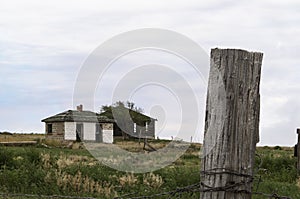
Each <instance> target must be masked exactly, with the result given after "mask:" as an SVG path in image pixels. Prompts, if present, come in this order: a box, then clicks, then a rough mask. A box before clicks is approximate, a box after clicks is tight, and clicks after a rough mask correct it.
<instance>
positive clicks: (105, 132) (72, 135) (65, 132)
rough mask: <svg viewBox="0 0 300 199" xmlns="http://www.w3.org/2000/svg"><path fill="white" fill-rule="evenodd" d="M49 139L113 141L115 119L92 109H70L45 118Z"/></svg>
mask: <svg viewBox="0 0 300 199" xmlns="http://www.w3.org/2000/svg"><path fill="white" fill-rule="evenodd" d="M42 122H45V132H46V138H47V139H56V140H70V141H71V140H72V141H75V140H76V141H94V142H103V143H112V142H113V123H114V120H112V119H109V118H107V117H105V116H101V115H99V114H97V113H95V112H92V111H85V110H83V106H82V105H79V106H77V110H68V111H65V112H62V113H59V114H57V115H54V116H51V117H48V118H46V119H43V120H42Z"/></svg>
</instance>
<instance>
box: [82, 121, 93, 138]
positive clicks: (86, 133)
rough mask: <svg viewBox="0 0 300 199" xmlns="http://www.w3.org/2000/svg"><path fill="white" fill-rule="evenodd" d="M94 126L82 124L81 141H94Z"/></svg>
mask: <svg viewBox="0 0 300 199" xmlns="http://www.w3.org/2000/svg"><path fill="white" fill-rule="evenodd" d="M95 134H96V124H95V123H83V140H96V135H95Z"/></svg>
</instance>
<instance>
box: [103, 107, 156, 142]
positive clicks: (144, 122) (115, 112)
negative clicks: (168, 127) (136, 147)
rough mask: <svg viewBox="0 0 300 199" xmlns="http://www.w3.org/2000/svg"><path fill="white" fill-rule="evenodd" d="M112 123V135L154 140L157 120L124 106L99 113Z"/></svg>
mask: <svg viewBox="0 0 300 199" xmlns="http://www.w3.org/2000/svg"><path fill="white" fill-rule="evenodd" d="M100 116H104V117H107V118H109V119H111V120H113V121H114V125H113V135H114V136H123V137H135V138H155V122H156V121H157V119H155V118H152V117H149V116H147V115H145V114H142V113H141V112H137V111H135V110H132V109H129V108H127V107H124V106H116V107H110V108H108V109H107V110H106V111H103V112H102V113H100Z"/></svg>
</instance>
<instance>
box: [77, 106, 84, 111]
mask: <svg viewBox="0 0 300 199" xmlns="http://www.w3.org/2000/svg"><path fill="white" fill-rule="evenodd" d="M82 110H83V106H82V104H80V105H79V106H77V111H80V112H81V111H82Z"/></svg>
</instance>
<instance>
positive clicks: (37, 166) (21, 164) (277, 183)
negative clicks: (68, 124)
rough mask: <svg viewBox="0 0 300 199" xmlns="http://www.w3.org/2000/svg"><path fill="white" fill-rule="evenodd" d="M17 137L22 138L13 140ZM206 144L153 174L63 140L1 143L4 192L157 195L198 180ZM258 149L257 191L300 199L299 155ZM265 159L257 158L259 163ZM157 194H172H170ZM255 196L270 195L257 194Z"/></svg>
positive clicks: (126, 145) (139, 147) (131, 146)
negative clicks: (119, 165) (122, 167)
mask: <svg viewBox="0 0 300 199" xmlns="http://www.w3.org/2000/svg"><path fill="white" fill-rule="evenodd" d="M7 136H8V135H7ZM17 137H18V135H14V136H13V135H11V137H9V138H7V137H6V138H2V137H1V136H0V139H1V140H2V139H10V140H12V141H16V140H21V138H17ZM21 137H23V138H24V137H26V136H25V135H22V136H21ZM14 138H16V140H13V139H14ZM40 138H42V136H41V135H38V136H37V137H34V135H28V137H26V140H28V141H30V140H39V139H40ZM4 141H7V140H4ZM168 143H169V142H168V141H164V140H159V141H154V142H151V145H152V146H153V147H154V148H162V147H164V146H165V145H167V144H168ZM48 144H49V143H48ZM50 144H51V143H50ZM115 144H116V145H118V146H119V147H120V148H123V149H125V150H128V151H132V152H142V151H143V144H139V143H138V142H136V141H123V140H117V141H116V142H115ZM200 148H201V145H200V144H192V145H191V146H190V148H189V149H188V150H187V151H186V153H185V154H184V155H182V156H181V157H180V158H179V159H178V160H176V161H175V162H174V163H173V164H171V165H169V166H167V167H164V168H162V169H159V170H157V171H154V172H152V173H141V174H133V173H126V172H121V171H117V170H114V169H112V168H109V167H107V166H105V165H102V164H100V163H99V162H98V161H97V160H95V159H94V158H93V157H92V156H91V154H90V153H89V152H88V151H87V150H85V149H82V148H81V147H75V149H68V148H61V147H58V145H57V143H56V144H55V145H53V146H52V147H51V148H45V147H44V146H43V145H40V144H39V145H37V146H30V147H29V146H28V147H3V146H2V147H0V193H23V194H38V195H68V196H85V197H87V196H89V197H95V198H114V197H120V196H124V195H127V196H128V197H124V198H130V197H133V196H140V195H153V194H156V193H161V192H166V191H170V190H174V189H176V188H178V187H184V186H188V185H191V184H195V183H198V182H199V180H200V175H199V173H200V158H199V152H200ZM257 153H258V154H259V155H260V157H261V160H262V161H261V166H260V169H259V170H258V172H257V175H256V178H255V183H254V191H257V192H263V193H268V194H273V193H277V194H278V195H283V196H289V197H291V198H294V199H295V198H300V189H299V186H300V179H299V177H298V175H297V171H296V169H295V164H296V160H295V158H294V157H293V150H292V149H291V148H281V147H276V148H271V147H259V148H258V149H257ZM259 162H260V161H259V158H257V164H259ZM259 176H261V177H259ZM259 179H261V180H260V181H259ZM128 194H131V195H128ZM11 198H13V197H11ZM20 198H22V197H20ZM154 198H170V196H167V197H154ZM180 198H199V193H193V194H191V193H188V194H183V195H181V197H180ZM253 198H267V197H263V196H254V197H253Z"/></svg>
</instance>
